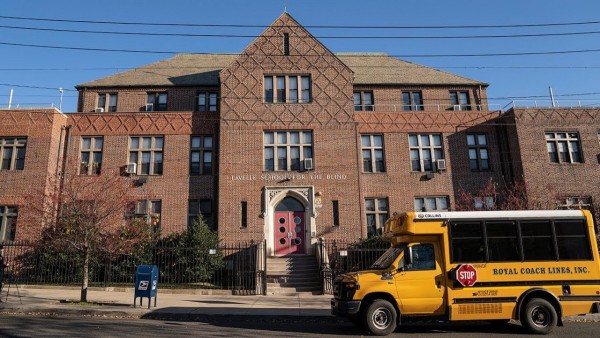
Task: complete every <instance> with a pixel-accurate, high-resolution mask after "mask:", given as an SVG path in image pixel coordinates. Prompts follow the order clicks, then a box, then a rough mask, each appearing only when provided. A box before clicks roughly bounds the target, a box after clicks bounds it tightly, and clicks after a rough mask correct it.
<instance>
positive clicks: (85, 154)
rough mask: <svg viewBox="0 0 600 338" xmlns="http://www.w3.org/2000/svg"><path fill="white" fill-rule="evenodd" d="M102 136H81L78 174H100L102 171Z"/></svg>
mask: <svg viewBox="0 0 600 338" xmlns="http://www.w3.org/2000/svg"><path fill="white" fill-rule="evenodd" d="M103 141H104V139H103V137H102V136H84V137H82V138H81V162H80V163H81V165H80V166H79V174H80V175H100V172H101V171H102V144H103V143H104V142H103Z"/></svg>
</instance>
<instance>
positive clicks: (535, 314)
mask: <svg viewBox="0 0 600 338" xmlns="http://www.w3.org/2000/svg"><path fill="white" fill-rule="evenodd" d="M557 322H558V315H557V314H556V309H554V306H552V304H550V302H548V301H547V300H545V299H541V298H533V299H532V300H530V301H529V302H527V304H525V308H524V310H523V312H522V313H521V324H522V325H523V327H525V328H526V329H527V330H528V331H529V332H531V333H537V334H548V333H550V332H551V331H552V330H553V329H554V328H555V327H556V324H557Z"/></svg>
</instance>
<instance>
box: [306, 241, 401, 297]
mask: <svg viewBox="0 0 600 338" xmlns="http://www.w3.org/2000/svg"><path fill="white" fill-rule="evenodd" d="M389 247H390V243H389V242H386V241H382V240H376V239H375V240H363V241H358V242H341V241H335V240H334V241H330V242H327V241H325V240H324V239H321V238H320V239H319V241H318V242H317V259H318V262H319V266H320V267H321V278H322V280H323V293H324V294H333V280H334V279H335V277H336V276H338V275H340V274H343V273H346V272H351V271H359V270H365V269H368V268H369V267H370V266H371V265H372V264H373V263H374V262H375V261H376V260H377V259H378V258H379V257H380V256H381V255H382V254H383V253H384V252H385V251H386V250H387V249H389Z"/></svg>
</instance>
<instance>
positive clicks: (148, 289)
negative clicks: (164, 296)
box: [133, 265, 158, 308]
mask: <svg viewBox="0 0 600 338" xmlns="http://www.w3.org/2000/svg"><path fill="white" fill-rule="evenodd" d="M157 295H158V267H157V266H156V265H138V267H137V269H136V271H135V295H134V297H133V307H135V306H136V301H137V298H138V297H140V306H142V299H143V298H145V297H147V298H148V308H150V302H151V300H152V297H154V307H156V298H157Z"/></svg>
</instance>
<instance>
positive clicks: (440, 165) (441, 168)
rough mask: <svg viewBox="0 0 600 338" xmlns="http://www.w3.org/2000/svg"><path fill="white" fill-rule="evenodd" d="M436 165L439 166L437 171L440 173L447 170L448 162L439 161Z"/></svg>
mask: <svg viewBox="0 0 600 338" xmlns="http://www.w3.org/2000/svg"><path fill="white" fill-rule="evenodd" d="M436 164H437V170H438V171H443V170H446V160H444V159H439V160H437V161H436Z"/></svg>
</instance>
